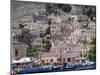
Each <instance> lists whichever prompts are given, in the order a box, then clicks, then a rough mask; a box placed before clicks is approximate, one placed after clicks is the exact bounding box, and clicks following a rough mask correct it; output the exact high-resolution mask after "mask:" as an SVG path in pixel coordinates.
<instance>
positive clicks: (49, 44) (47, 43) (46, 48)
mask: <svg viewBox="0 0 100 75" xmlns="http://www.w3.org/2000/svg"><path fill="white" fill-rule="evenodd" d="M50 47H51V42H50V41H49V40H48V41H46V45H45V50H46V52H48V51H50Z"/></svg>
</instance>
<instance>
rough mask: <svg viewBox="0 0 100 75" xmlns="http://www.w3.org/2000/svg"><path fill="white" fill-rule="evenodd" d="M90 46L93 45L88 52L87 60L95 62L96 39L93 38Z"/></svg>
mask: <svg viewBox="0 0 100 75" xmlns="http://www.w3.org/2000/svg"><path fill="white" fill-rule="evenodd" d="M91 44H92V45H94V46H93V47H92V48H91V49H90V50H89V52H88V59H89V60H93V61H96V37H95V38H93V41H92V42H91Z"/></svg>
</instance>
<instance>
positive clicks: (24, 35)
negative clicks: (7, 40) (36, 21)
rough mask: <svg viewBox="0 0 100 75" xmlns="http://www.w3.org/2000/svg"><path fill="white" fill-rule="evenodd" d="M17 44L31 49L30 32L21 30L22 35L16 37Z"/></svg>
mask: <svg viewBox="0 0 100 75" xmlns="http://www.w3.org/2000/svg"><path fill="white" fill-rule="evenodd" d="M18 41H19V42H23V43H25V44H27V45H28V46H29V48H32V34H30V30H28V29H23V30H22V34H21V35H20V36H19V37H18Z"/></svg>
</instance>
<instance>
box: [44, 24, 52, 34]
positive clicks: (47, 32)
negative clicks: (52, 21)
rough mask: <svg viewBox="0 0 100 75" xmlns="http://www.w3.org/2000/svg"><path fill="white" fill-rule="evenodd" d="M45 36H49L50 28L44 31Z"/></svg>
mask: <svg viewBox="0 0 100 75" xmlns="http://www.w3.org/2000/svg"><path fill="white" fill-rule="evenodd" d="M47 34H51V30H50V26H49V27H48V28H47V29H46V31H45V35H47Z"/></svg>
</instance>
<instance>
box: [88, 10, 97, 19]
mask: <svg viewBox="0 0 100 75" xmlns="http://www.w3.org/2000/svg"><path fill="white" fill-rule="evenodd" d="M87 16H88V17H89V18H90V19H91V20H92V19H93V18H94V17H95V16H96V9H95V8H94V9H93V8H89V9H88V11H87Z"/></svg>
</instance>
